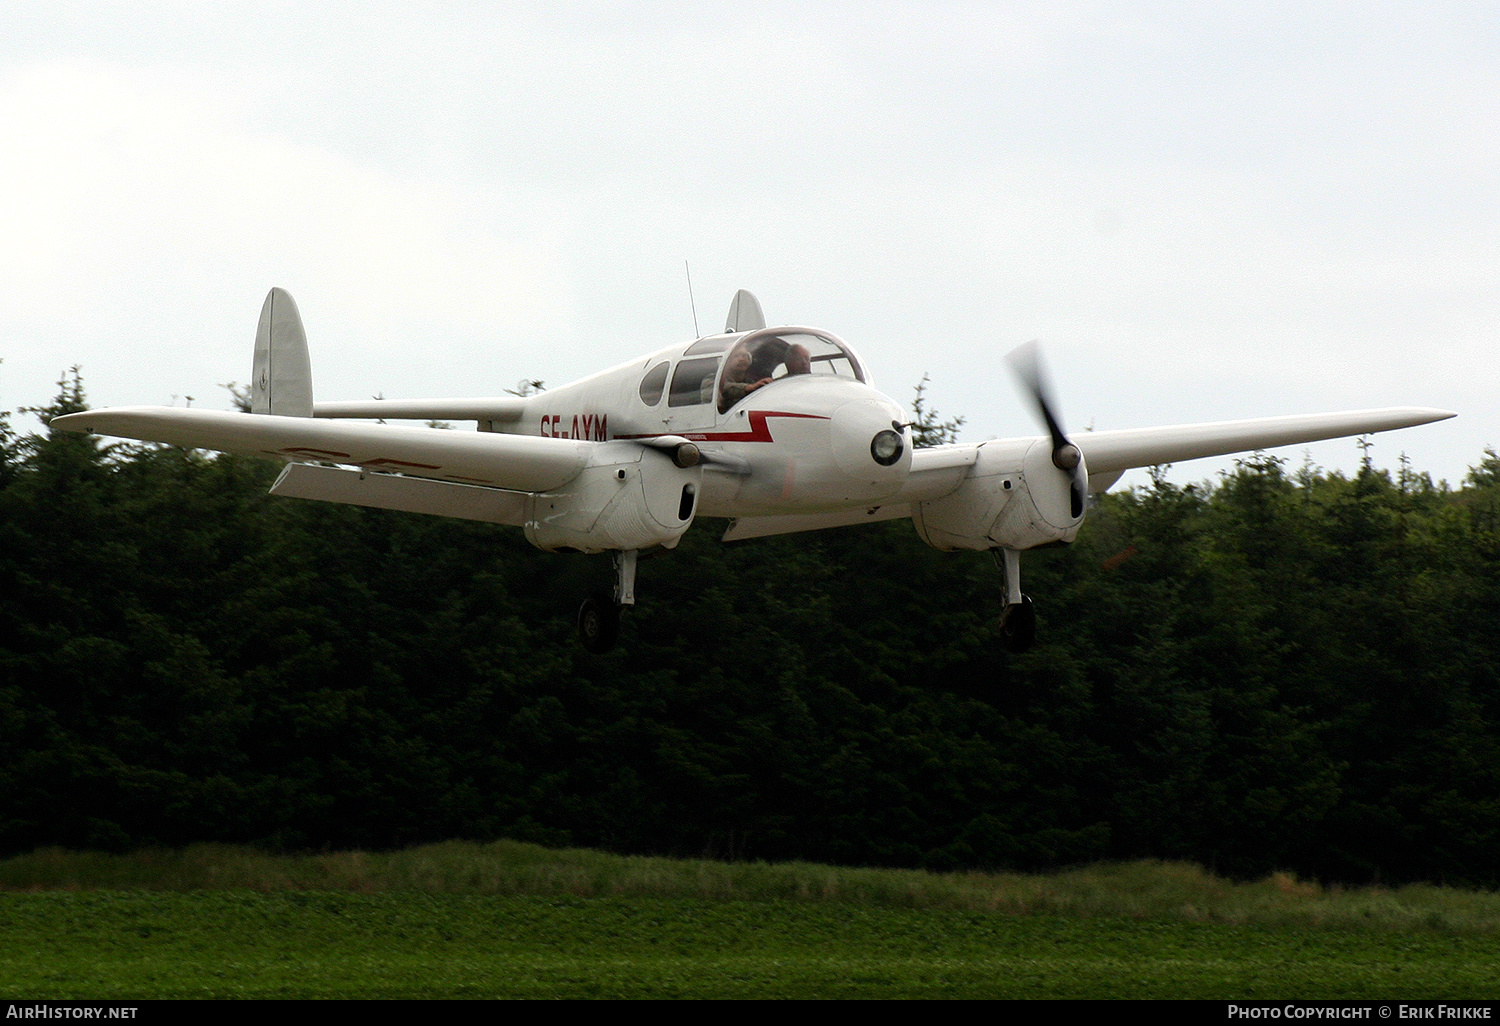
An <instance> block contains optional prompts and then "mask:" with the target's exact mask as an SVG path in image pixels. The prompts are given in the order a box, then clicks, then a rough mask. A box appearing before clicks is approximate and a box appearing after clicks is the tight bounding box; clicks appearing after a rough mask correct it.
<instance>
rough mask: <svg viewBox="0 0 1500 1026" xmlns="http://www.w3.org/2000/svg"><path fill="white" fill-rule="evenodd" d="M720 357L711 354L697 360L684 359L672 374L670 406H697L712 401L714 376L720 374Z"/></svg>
mask: <svg viewBox="0 0 1500 1026" xmlns="http://www.w3.org/2000/svg"><path fill="white" fill-rule="evenodd" d="M718 371H719V358H718V357H717V356H710V357H706V358H702V359H697V360H683V361H682V362H681V363H679V364H678V365H677V373H676V374H673V375H672V391H671V392H670V393H668V395H667V405H668V406H697V405H698V404H699V403H707V402H712V401H713V397H714V378H715V377H717V376H718Z"/></svg>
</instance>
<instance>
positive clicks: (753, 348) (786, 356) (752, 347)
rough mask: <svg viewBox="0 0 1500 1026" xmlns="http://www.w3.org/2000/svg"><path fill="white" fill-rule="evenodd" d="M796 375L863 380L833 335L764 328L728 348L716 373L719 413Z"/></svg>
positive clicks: (845, 350)
mask: <svg viewBox="0 0 1500 1026" xmlns="http://www.w3.org/2000/svg"><path fill="white" fill-rule="evenodd" d="M688 351H689V352H691V351H692V349H691V348H690V349H689V350H688ZM798 374H831V375H834V376H836V377H843V378H850V379H853V380H855V381H864V380H865V375H864V370H863V369H862V368H861V367H860V365H859V361H858V360H857V359H855V357H854V354H853V353H852V352H851V351H850V350H849V347H848V346H846V345H844V344H843V343H842V342H840V341H839V340H838V339H836V338H834V337H833V336H831V335H825V334H823V333H822V332H817V331H812V330H810V329H807V328H765V329H762V330H760V331H754V332H751V333H750V334H748V335H745V336H744V337H742V338H741V339H740V340H739V341H737V342H735V343H734V345H733V346H732V347H731V348H730V349H729V355H728V356H727V357H725V359H724V368H723V370H722V371H721V372H720V374H719V387H718V392H717V395H718V402H719V412H720V413H724V412H726V411H727V410H728V409H729V408H730V407H732V406H733V405H734V404H735V403H737V402H739V401H740V400H741V399H743V398H745V396H747V395H749V394H750V393H751V392H754V391H756V390H758V389H760V388H763V387H765V386H766V385H769V384H772V383H774V382H775V381H778V380H780V379H781V378H784V377H788V376H793V375H798Z"/></svg>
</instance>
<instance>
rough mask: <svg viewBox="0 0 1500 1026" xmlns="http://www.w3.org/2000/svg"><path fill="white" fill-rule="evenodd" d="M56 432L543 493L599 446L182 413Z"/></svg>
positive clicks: (85, 416)
mask: <svg viewBox="0 0 1500 1026" xmlns="http://www.w3.org/2000/svg"><path fill="white" fill-rule="evenodd" d="M51 426H52V427H55V428H61V429H62V430H64V431H89V432H93V433H94V434H99V435H116V436H119V437H121V438H139V439H141V440H142V441H147V442H165V443H167V444H168V445H183V446H187V447H189V448H194V449H217V450H218V451H220V452H232V453H239V454H241V455H246V456H271V457H275V458H277V459H283V460H297V461H304V462H313V463H343V464H347V465H350V466H360V467H368V468H369V469H371V470H388V471H397V472H399V473H402V474H408V475H412V476H416V477H428V478H436V479H438V480H443V481H460V482H464V483H467V484H478V485H486V486H489V487H492V488H509V489H514V490H516V491H523V492H542V491H548V490H550V489H552V488H556V487H558V486H560V485H563V484H566V483H567V482H568V481H571V480H572V479H573V478H575V477H577V476H578V474H579V472H580V471H582V470H583V467H584V465H585V464H586V463H587V462H588V458H589V453H590V451H591V449H590V447H591V446H594V445H597V444H599V443H596V442H584V441H574V440H571V439H566V438H543V437H541V436H539V435H509V434H496V433H492V432H488V431H443V430H438V429H435V428H426V427H400V426H396V425H390V424H348V423H329V422H328V421H318V420H312V419H304V418H301V417H255V416H251V415H248V414H244V413H229V412H225V411H222V410H193V409H184V408H182V407H177V406H122V407H118V408H116V409H106V410H88V411H86V412H84V413H70V414H68V415H67V416H65V417H58V418H56V419H55V420H53V421H52V423H51Z"/></svg>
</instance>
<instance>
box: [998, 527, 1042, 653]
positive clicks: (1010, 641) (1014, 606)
mask: <svg viewBox="0 0 1500 1026" xmlns="http://www.w3.org/2000/svg"><path fill="white" fill-rule="evenodd" d="M1000 552H1001V556H1002V558H1003V560H1004V563H1005V610H1004V611H1003V612H1001V614H1000V643H1001V644H1002V645H1003V646H1004V647H1005V650H1006V651H1007V652H1024V651H1026V650H1027V649H1028V648H1030V647H1031V646H1032V645H1034V644H1035V643H1036V610H1035V609H1034V608H1033V607H1032V605H1031V596H1030V595H1022V594H1021V554H1020V553H1019V552H1017V551H1016V550H1015V549H1001V550H1000Z"/></svg>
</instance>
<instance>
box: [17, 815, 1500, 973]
mask: <svg viewBox="0 0 1500 1026" xmlns="http://www.w3.org/2000/svg"><path fill="white" fill-rule="evenodd" d="M0 891H3V893H0V992H3V993H4V994H6V995H7V996H15V997H24V998H27V999H40V998H107V997H113V998H150V997H206V996H226V997H234V996H239V997H490V996H497V997H501V996H503V997H592V996H598V997H738V996H759V997H856V996H858V997H898V996H910V997H948V996H951V997H1084V998H1096V997H1192V998H1218V999H1229V998H1255V997H1264V998H1283V999H1285V998H1367V999H1377V998H1391V999H1396V998H1408V999H1415V998H1470V999H1488V998H1494V997H1496V996H1497V993H1500V986H1497V984H1496V982H1495V977H1496V971H1495V970H1496V966H1497V965H1500V901H1497V899H1496V896H1495V895H1492V894H1484V893H1473V892H1461V891H1455V890H1448V889H1443V888H1436V887H1413V888H1402V889H1400V890H1393V891H1386V890H1380V889H1368V890H1347V891H1328V890H1324V889H1322V888H1319V887H1316V886H1314V885H1311V884H1306V883H1300V882H1298V881H1295V880H1293V879H1291V878H1289V877H1286V876H1277V877H1273V878H1271V879H1269V880H1266V881H1261V882H1259V883H1248V884H1236V883H1231V882H1228V881H1224V880H1220V879H1218V878H1215V877H1213V876H1210V875H1209V874H1206V873H1204V872H1203V871H1201V870H1199V869H1196V868H1194V867H1191V866H1183V865H1176V864H1162V863H1134V864H1128V865H1118V866H1100V867H1094V868H1090V869H1083V870H1076V871H1071V872H1067V873H1059V874H1055V875H1049V876H1020V875H1007V874H930V873H921V872H904V871H884V870H851V869H837V868H831V867H826V866H813V865H805V864H790V865H775V866H771V865H763V864H725V863H713V862H704V861H675V860H668V859H647V858H621V857H616V856H608V855H603V854H600V853H597V852H588V851H550V850H547V849H543V848H538V847H535V846H531V845H523V844H515V843H510V842H501V843H497V844H490V845H475V844H459V843H451V844H444V845H434V846H428V847H423V848H415V849H411V850H408V851H403V852H393V853H389V854H359V853H341V854H331V855H317V856H302V857H277V856H267V855H263V854H259V853H256V852H253V851H250V850H248V849H243V848H228V847H209V846H198V847H193V848H189V849H186V850H184V851H180V852H167V851H154V852H141V853H137V854H134V855H129V856H104V855H94V854H84V853H69V852H62V851H56V850H49V851H43V852H38V853H35V854H33V855H29V856H25V857H21V858H15V859H10V860H6V861H4V862H0Z"/></svg>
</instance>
